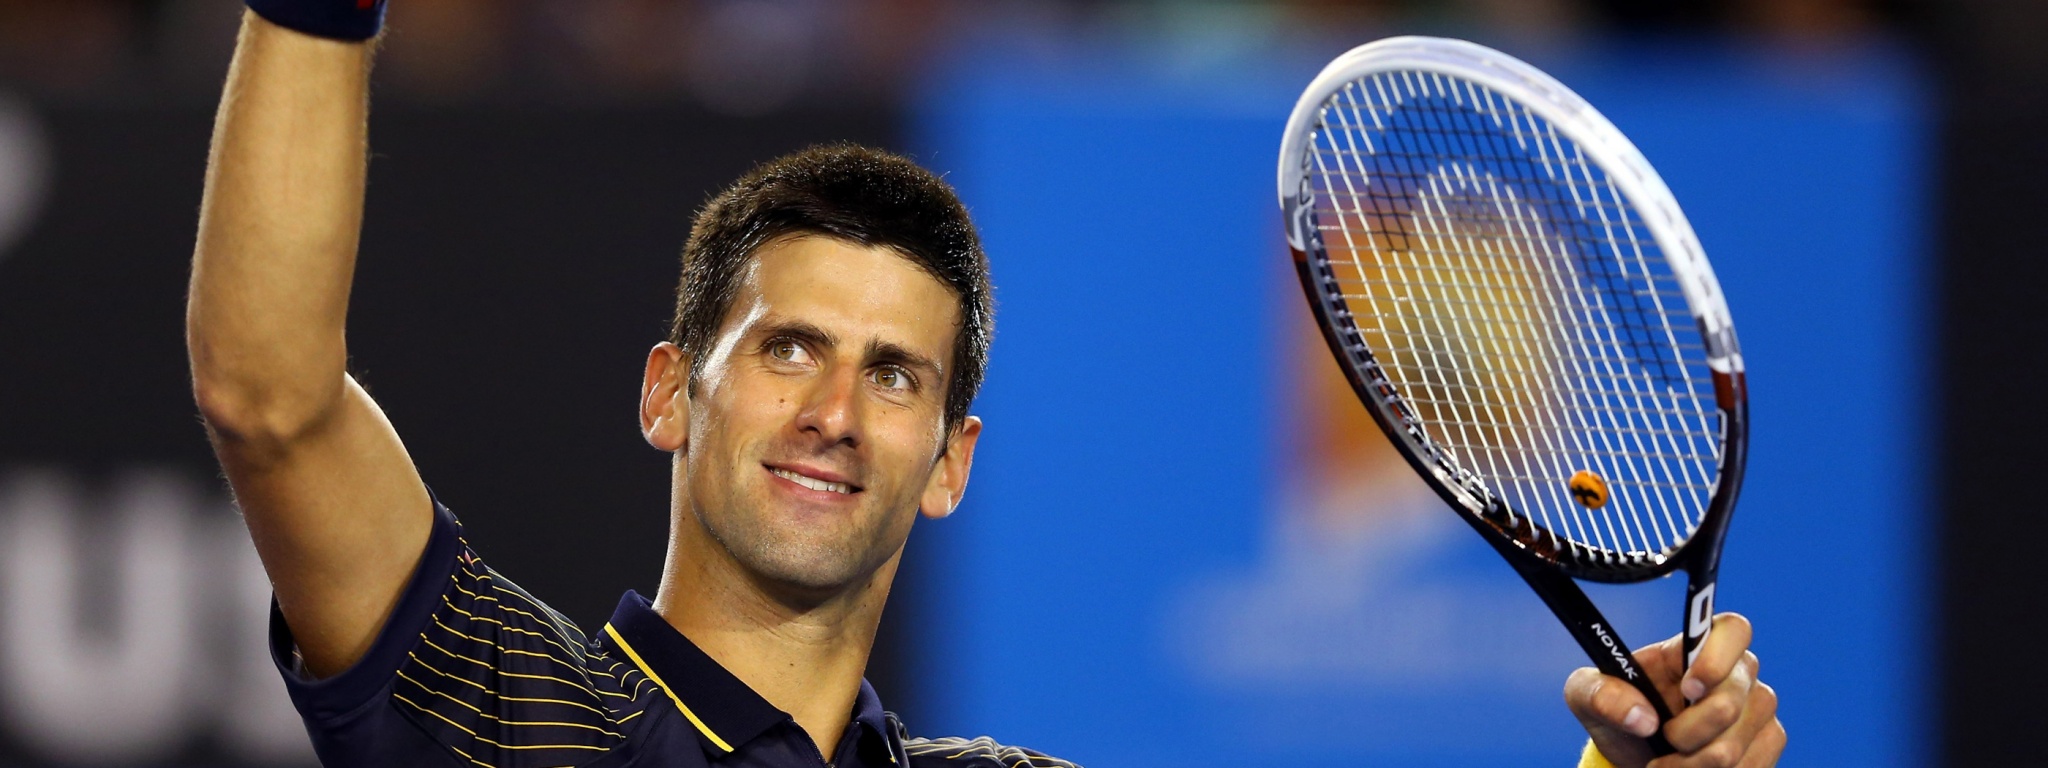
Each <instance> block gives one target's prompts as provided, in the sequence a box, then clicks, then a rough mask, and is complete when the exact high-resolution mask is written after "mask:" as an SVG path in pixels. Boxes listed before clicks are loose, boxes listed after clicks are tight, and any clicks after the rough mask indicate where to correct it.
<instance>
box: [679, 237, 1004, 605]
mask: <svg viewBox="0 0 2048 768" xmlns="http://www.w3.org/2000/svg"><path fill="white" fill-rule="evenodd" d="M957 302H958V299H957V298H956V297H955V296H954V295H953V292H952V291H951V290H950V289H949V288H948V287H947V286H946V285H945V284H944V283H942V282H940V281H938V280H937V279H935V278H933V277H932V276H931V275H930V274H928V273H926V272H924V271H923V270H922V269H919V268H918V267H917V266H916V265H915V264H912V263H911V262H910V261H909V260H907V259H905V258H903V257H902V256H900V255H898V254H896V253H895V252H894V251H891V250H888V249H883V248H869V247H863V246H858V245H852V244H849V243H846V242H843V241H839V240H835V239H831V238H828V237H799V238H794V239H785V240H780V241H776V242H773V243H770V244H769V245H767V246H764V247H762V248H761V249H759V250H758V251H757V252H756V253H755V255H754V258H753V259H752V262H751V265H750V266H749V267H748V269H747V272H746V273H745V274H744V276H743V277H742V279H741V281H740V284H739V291H738V294H737V296H736V298H735V300H734V301H733V304H732V308H731V309H730V310H729V311H728V312H727V314H726V318H725V321H724V324H723V325H722V326H721V327H720V329H719V335H718V336H717V338H716V339H715V340H714V342H713V343H712V345H711V348H710V349H709V351H708V352H707V353H706V359H705V360H704V364H703V368H702V371H701V373H700V375H699V377H698V379H697V382H696V388H695V392H694V396H692V397H690V399H689V404H688V408H689V416H688V442H687V443H685V444H684V446H683V450H682V452H681V456H682V463H683V465H684V469H683V473H682V475H681V476H680V477H679V478H678V482H680V483H682V484H683V485H684V488H683V495H684V498H685V500H686V503H687V505H688V508H689V509H690V510H692V511H694V512H695V516H696V519H697V521H698V522H700V523H701V524H702V526H703V529H704V530H705V531H706V532H708V533H709V534H710V536H711V538H712V539H713V540H715V541H716V542H717V543H718V544H719V545H722V546H723V548H724V549H725V550H726V551H727V552H728V553H730V554H731V556H732V557H733V559H734V560H735V561H737V562H738V563H739V564H740V565H741V566H742V567H743V568H744V569H745V570H747V571H748V572H749V573H751V574H752V575H753V576H755V577H756V578H761V579H765V580H767V581H769V582H772V583H775V584H778V585H781V586H784V587H789V588H795V589H797V590H799V591H802V592H810V593H829V592H834V591H837V590H838V589H840V588H842V587H846V586H849V585H855V584H859V583H862V582H863V581H864V580H865V579H866V578H867V577H868V576H869V575H871V574H873V573H874V572H875V571H876V569H878V568H880V567H881V566H882V565H883V564H884V563H885V562H887V561H888V560H889V559H890V558H891V557H893V556H894V555H895V553H896V552H897V551H898V550H899V549H900V548H901V547H902V545H903V542H904V540H905V538H907V537H908V536H909V533H910V526H911V523H912V522H913V521H914V520H915V519H916V518H915V514H914V511H915V510H918V509H919V508H920V507H922V508H924V511H925V512H926V514H930V515H934V516H936V515H943V514H945V513H946V512H949V511H950V510H951V505H952V503H953V502H954V501H957V499H958V493H957V490H958V489H957V487H955V488H946V487H942V486H945V485H947V483H948V482H951V481H950V480H949V476H948V472H947V470H948V465H949V464H953V463H958V462H953V461H948V462H941V461H940V457H941V454H942V453H944V452H946V451H947V449H948V445H947V438H948V435H947V433H946V430H945V426H944V413H945V402H946V388H947V382H948V378H949V375H950V374H951V372H952V369H951V366H952V364H953V360H952V346H953V339H954V334H955V333H956V332H957V328H958V318H959V307H958V303H957ZM975 428H976V429H978V424H976V425H975ZM955 437H956V440H955V446H954V448H955V452H956V453H957V452H958V450H959V448H960V446H959V445H958V439H957V435H956V436H955ZM972 437H973V436H972V435H969V436H968V440H967V444H966V445H965V446H964V450H965V451H966V452H967V453H968V454H969V455H970V456H971V453H972V449H973V445H972ZM961 458H964V457H961ZM965 472H966V467H965V465H964V463H962V464H961V465H960V466H959V467H958V474H959V476H958V482H955V483H953V485H954V486H958V485H964V482H965ZM935 507H936V508H935ZM684 524H687V521H686V522H684Z"/></svg>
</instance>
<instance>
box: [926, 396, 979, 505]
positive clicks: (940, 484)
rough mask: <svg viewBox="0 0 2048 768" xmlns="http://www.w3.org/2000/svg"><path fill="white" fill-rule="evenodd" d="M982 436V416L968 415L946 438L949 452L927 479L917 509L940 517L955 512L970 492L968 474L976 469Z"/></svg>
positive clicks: (947, 451)
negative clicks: (976, 458)
mask: <svg viewBox="0 0 2048 768" xmlns="http://www.w3.org/2000/svg"><path fill="white" fill-rule="evenodd" d="M980 439H981V418H980V417H978V416H969V417H967V418H966V419H964V420H962V421H961V422H960V426H959V427H958V428H956V429H954V430H953V434H952V435H951V436H949V437H947V438H946V452H945V453H943V454H940V455H939V462H938V465H937V466H936V467H934V468H933V472H932V477H931V479H930V480H927V481H925V484H924V497H923V498H921V499H919V500H918V505H917V511H918V512H920V513H922V514H923V515H924V516H925V517H929V518H932V519H934V520H937V519H939V518H941V517H945V516H947V515H950V514H953V509H954V508H955V507H958V506H960V499H961V498H963V497H965V496H966V495H967V474H968V472H969V471H971V470H973V469H974V444H975V442H976V441H978V440H980Z"/></svg>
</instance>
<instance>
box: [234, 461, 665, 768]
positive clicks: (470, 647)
mask: <svg viewBox="0 0 2048 768" xmlns="http://www.w3.org/2000/svg"><path fill="white" fill-rule="evenodd" d="M270 633H271V643H270V645H271V655H272V659H273V660H274V661H275V662H276V663H277V665H278V670H279V672H280V673H282V674H283V675H284V680H285V687H286V689H287V690H288V691H289V692H290V694H291V699H292V704H293V705H294V706H295V707H297V708H298V711H299V716H300V718H301V719H303V720H304V721H305V724H306V731H307V733H308V734H309V735H310V736H311V737H312V742H313V750H314V752H315V753H316V754H318V755H319V757H320V761H321V764H322V765H325V766H327V767H328V768H355V767H357V766H363V767H365V768H367V767H368V766H378V767H379V768H382V767H383V766H393V765H406V766H471V765H476V766H492V767H493V768H520V767H522V766H541V765H547V766H564V765H578V764H582V763H587V762H589V761H591V760H593V759H596V758H598V757H601V756H602V755H604V754H605V753H606V752H608V751H610V750H612V749H614V748H616V747H618V746H620V745H622V744H623V743H624V742H625V741H626V740H627V736H628V735H629V734H630V733H631V732H632V726H633V725H635V723H634V722H633V721H634V720H636V719H637V718H638V716H639V714H640V713H641V711H643V709H644V706H645V705H646V704H647V703H649V702H650V701H652V699H653V696H654V695H655V694H654V693H653V690H654V687H653V685H652V684H651V683H650V682H648V681H647V680H646V679H645V678H644V676H643V675H641V674H640V673H639V672H638V670H634V669H632V668H631V667H630V666H627V665H622V664H620V663H618V662H617V661H616V660H613V659H609V658H606V657H604V656H602V655H598V654H596V653H594V652H593V651H592V650H591V649H590V648H589V646H588V642H587V639H586V638H585V636H584V634H583V632H582V631H581V630H580V629H578V628H577V627H576V625H575V624H574V623H573V622H571V621H569V620H568V619H567V618H566V617H564V616H562V615H561V614H559V613H556V612H555V611H554V610H553V609H551V608H549V607H548V606H547V605H546V604H544V603H542V602H540V601H539V600H536V599H534V598H533V596H531V595H529V594H527V593H526V592H525V591H524V590H522V589H520V588H519V587H518V586H517V585H515V584H513V583H511V582H510V581H507V580H506V579H505V578H504V577H503V576H501V575H500V574H498V573H497V572H496V571H494V570H492V569H491V568H490V567H489V566H487V565H485V564H484V562H483V560H482V559H481V558H479V557H477V555H476V553H475V552H474V551H472V550H471V549H470V548H469V545H468V544H467V543H466V542H465V541H464V540H463V539H462V529H461V525H460V524H459V523H457V522H456V520H455V517H454V515H453V514H451V513H450V512H449V511H448V509H447V508H446V507H443V506H441V504H440V503H439V502H438V501H436V502H435V503H434V522H433V531H432V533H431V534H430V535H429V536H428V539H427V546H426V551H425V552H424V553H422V555H421V556H420V562H419V565H418V566H416V567H415V569H414V572H413V575H412V578H411V579H410V581H409V582H408V583H407V585H406V587H405V590H404V592H403V593H401V595H400V596H399V600H398V604H397V605H396V606H395V607H394V608H393V609H392V612H391V616H390V618H389V619H388V620H386V622H385V624H384V628H383V630H382V631H381V632H380V633H379V634H378V636H377V638H376V640H375V641H373V642H372V644H371V646H370V649H369V651H368V652H366V653H365V654H364V655H363V657H362V658H361V659H359V660H357V662H356V663H355V665H354V666H352V667H350V668H349V669H347V670H345V671H343V672H341V673H340V674H337V675H334V676H332V677H328V678H324V679H318V680H316V679H312V678H311V677H309V676H308V675H306V674H305V672H304V670H303V665H301V664H300V663H299V658H298V653H297V650H296V646H295V644H294V641H293V639H292V634H291V628H290V627H289V626H287V625H286V623H285V621H284V617H283V614H282V613H280V612H279V611H278V610H277V607H276V603H275V601H273V602H272V605H271V620H270Z"/></svg>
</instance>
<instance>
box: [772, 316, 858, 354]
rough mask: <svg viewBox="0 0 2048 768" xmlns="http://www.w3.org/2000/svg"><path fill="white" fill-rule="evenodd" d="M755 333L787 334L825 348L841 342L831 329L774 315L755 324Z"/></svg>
mask: <svg viewBox="0 0 2048 768" xmlns="http://www.w3.org/2000/svg"><path fill="white" fill-rule="evenodd" d="M754 335H755V336H757V337H766V338H777V337H785V336H786V337H788V338H791V339H795V340H797V341H801V342H805V343H808V344H811V345H813V346H817V347H825V348H830V347H833V346H835V345H837V344H838V343H839V337H837V336H834V335H832V332H831V331H827V330H825V329H823V328H820V327H818V326H816V325H813V324H811V323H807V322H804V321H802V320H795V319H789V318H779V317H774V316H772V315H771V316H769V317H767V318H764V319H763V320H762V322H761V324H760V325H758V326H755V328H754Z"/></svg>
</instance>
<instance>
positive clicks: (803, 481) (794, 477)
mask: <svg viewBox="0 0 2048 768" xmlns="http://www.w3.org/2000/svg"><path fill="white" fill-rule="evenodd" d="M768 471H770V472H773V473H775V476H776V477H779V478H782V479H784V480H788V481H790V482H792V483H796V484H797V485H801V486H803V487H805V488H809V489H811V490H813V491H831V492H833V493H853V486H851V485H847V484H845V483H834V482H829V481H825V480H819V479H818V478H815V477H809V476H806V475H799V474H797V473H795V472H791V471H789V470H787V469H776V468H774V467H770V468H769V469H768Z"/></svg>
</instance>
